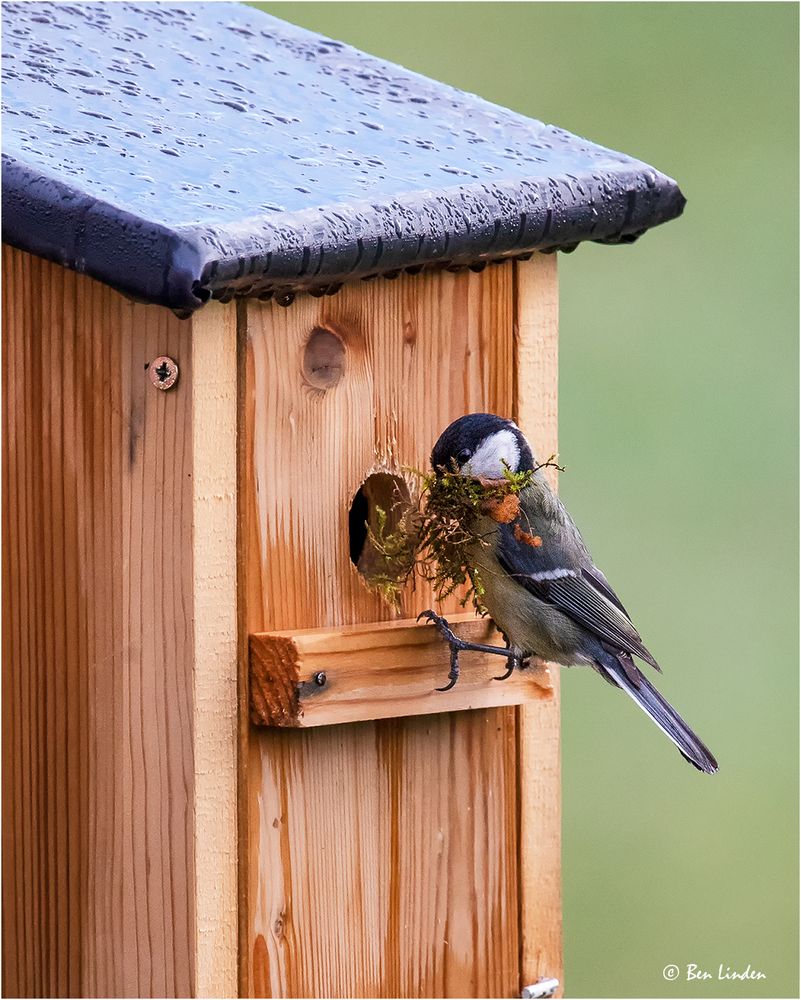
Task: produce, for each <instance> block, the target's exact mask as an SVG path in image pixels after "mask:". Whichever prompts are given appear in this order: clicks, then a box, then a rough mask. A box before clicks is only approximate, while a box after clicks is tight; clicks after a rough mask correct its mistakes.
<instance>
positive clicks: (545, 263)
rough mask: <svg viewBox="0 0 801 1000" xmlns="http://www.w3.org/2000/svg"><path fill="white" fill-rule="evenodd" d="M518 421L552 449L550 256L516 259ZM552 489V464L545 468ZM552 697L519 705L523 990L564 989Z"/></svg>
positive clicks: (555, 312) (553, 279) (536, 445)
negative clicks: (546, 983) (555, 984)
mask: <svg viewBox="0 0 801 1000" xmlns="http://www.w3.org/2000/svg"><path fill="white" fill-rule="evenodd" d="M515 278H516V282H515V283H516V293H517V294H516V300H517V317H516V337H515V346H516V363H515V370H516V372H517V379H518V383H517V392H516V397H517V421H518V424H519V426H520V429H521V430H522V431H523V433H524V434H525V435H526V436H527V437H528V439H529V441H530V442H531V446H532V448H533V449H534V453H535V455H537V457H538V458H540V460H544V459H545V458H547V457H548V456H550V455H553V454H555V453H556V451H557V447H558V446H557V388H558V370H557V363H558V323H559V300H558V284H557V274H556V254H553V255H542V254H535V255H534V257H532V259H531V260H530V261H527V262H525V263H522V262H520V263H516V264H515ZM548 474H549V475H550V477H551V485H552V486H554V488H555V487H556V470H555V469H549V470H548ZM551 675H552V678H553V697H552V698H550V699H547V700H539V701H537V702H532V703H529V704H526V705H523V706H521V707H520V708H518V709H517V713H518V745H519V749H518V752H519V755H520V922H521V950H520V963H521V965H520V976H521V988H522V987H523V986H527V985H529V984H531V983H535V982H536V981H537V980H538V979H540V978H550V977H554V978H556V979H558V980H559V981H560V983H561V989H560V991H559V994H557V995H560V996H561V995H562V992H563V990H564V972H563V961H562V883H561V774H560V757H559V753H560V750H559V733H560V730H559V670H558V668H552V669H551Z"/></svg>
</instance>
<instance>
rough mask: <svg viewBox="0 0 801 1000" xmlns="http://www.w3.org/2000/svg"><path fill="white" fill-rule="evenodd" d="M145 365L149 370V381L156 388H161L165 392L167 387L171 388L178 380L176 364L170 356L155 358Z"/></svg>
mask: <svg viewBox="0 0 801 1000" xmlns="http://www.w3.org/2000/svg"><path fill="white" fill-rule="evenodd" d="M147 367H148V369H149V371H150V381H151V382H152V383H153V385H154V386H155V387H156V388H157V389H161V390H162V391H163V392H166V391H167V389H172V387H173V386H174V385H175V383H176V382H177V381H178V365H177V364H176V363H175V362H174V361H173V360H172V358H167V357H161V358H156V360H155V361H151V362H150V364H149V365H148V366H147Z"/></svg>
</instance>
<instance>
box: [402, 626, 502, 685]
mask: <svg viewBox="0 0 801 1000" xmlns="http://www.w3.org/2000/svg"><path fill="white" fill-rule="evenodd" d="M421 618H425V619H426V621H429V622H430V623H431V624H432V625H433V626H434V628H435V629H436V630H437V631H438V632H439V634H440V635H441V636H442V638H443V639H444V640H445V642H447V643H448V645H449V646H450V650H451V668H450V670H449V671H448V683H447V684H446V685H445V687H441V688H437V689H436V690H437V691H450V690H451V688H452V687H453V686H454V684H456V682H457V681H458V680H459V653H463V652H471V651H472V652H476V653H493V654H495V655H497V656H505V657H507V658H508V659H509V661H510V662H511V666H510V668H509V670H508V672H507V673H506V674H504V677H508V676H509V675H510V674H511V673H512V671H513V670H514V668H515V665H516V664H517V663H518V662H519V657H517V656H516V655H515V654H514V653H513V652H512V651H511V650H510V649H508V648H506V649H503V648H501V647H500V646H486V645H484V644H483V643H478V642H467V641H466V640H464V639H460V638H459V636H458V635H456V634H455V633H454V631H453V629H452V628H451V627H450V625H449V624H448V622H447V621H446V620H445V619H444V618H443V617H442V615H438V614H436V613H435V612H434V611H430V610H429V611H421V612H420V614H419V615H418V616H417V620H418V621H420V619H421ZM498 679H500V678H498Z"/></svg>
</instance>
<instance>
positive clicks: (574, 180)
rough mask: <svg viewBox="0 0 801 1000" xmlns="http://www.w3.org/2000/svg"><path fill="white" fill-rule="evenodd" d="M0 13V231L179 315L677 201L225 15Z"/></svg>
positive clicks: (374, 70)
mask: <svg viewBox="0 0 801 1000" xmlns="http://www.w3.org/2000/svg"><path fill="white" fill-rule="evenodd" d="M409 16H410V17H414V10H413V8H411V7H410V12H409ZM2 18H3V66H4V71H3V83H4V86H3V130H4V132H3V139H4V156H3V161H4V162H3V197H4V206H3V207H4V211H3V238H4V240H6V241H7V242H10V243H12V244H14V245H15V246H18V247H21V248H23V249H25V250H29V251H31V252H33V253H36V254H39V255H41V256H43V257H47V258H49V259H51V260H57V261H60V262H61V263H63V264H65V265H66V266H68V267H71V268H75V269H77V270H80V271H85V272H87V273H89V274H91V275H93V276H94V277H96V278H99V279H101V280H102V281H105V282H107V283H108V284H110V285H113V286H114V287H116V288H119V289H120V290H121V291H124V292H125V293H127V294H129V295H132V296H135V297H137V298H140V299H144V300H147V301H151V302H157V303H160V304H162V305H166V306H170V307H171V308H173V309H176V310H177V311H179V312H189V311H191V310H193V309H195V308H197V307H198V306H200V305H201V304H202V303H203V302H205V301H206V300H207V299H208V298H209V296H210V295H213V296H214V297H216V298H228V297H230V296H231V295H234V294H269V293H270V292H274V293H275V294H276V295H277V296H279V299H280V300H283V301H286V300H287V299H289V297H290V296H291V293H292V292H295V291H298V290H303V289H309V290H313V291H316V292H322V291H324V290H328V291H330V290H332V289H333V288H335V287H337V286H338V284H339V283H341V282H342V281H344V280H347V279H348V278H352V277H367V276H370V275H374V274H382V273H383V274H386V273H390V274H391V273H393V272H397V271H398V270H400V269H404V268H417V267H420V266H423V265H427V264H432V263H440V264H442V263H446V264H447V265H450V266H460V265H478V266H480V264H481V263H482V262H484V261H486V260H491V259H497V258H500V257H504V256H516V255H519V254H524V253H529V252H531V251H532V250H535V249H547V250H553V249H572V248H573V247H574V246H575V245H576V244H577V243H578V242H580V241H582V240H597V241H601V242H610V243H614V242H620V241H630V240H632V239H634V238H636V237H637V236H638V235H640V234H641V233H642V232H643V231H644V230H646V229H648V228H649V227H650V226H654V225H657V224H658V223H660V222H664V221H666V220H668V219H672V218H674V217H675V216H677V215H679V214H680V213H681V210H682V208H683V205H684V199H683V197H682V195H681V192H680V191H679V189H678V187H677V186H676V184H675V182H674V181H672V180H671V179H670V178H669V177H666V176H665V175H664V174H661V173H659V171H657V170H654V169H653V168H652V167H649V166H648V165H646V164H645V163H642V162H641V161H639V160H635V159H632V158H631V157H628V156H625V155H624V154H622V153H616V152H613V151H612V150H608V149H605V148H603V147H602V146H598V145H596V144H595V143H592V142H589V141H587V140H585V139H579V138H577V137H576V136H574V135H571V134H570V133H569V132H565V131H564V130H563V129H559V128H556V127H554V126H552V125H544V124H543V123H542V122H539V121H535V120H533V119H530V118H524V117H522V116H521V115H518V114H514V113H513V112H511V111H507V110H505V109H503V108H500V107H497V106H496V105H493V104H489V103H487V102H486V101H483V100H481V99H480V98H478V97H474V96H472V95H470V94H465V93H462V92H461V91H458V90H454V89H453V88H451V87H447V86H444V85H443V84H440V83H435V82H433V81H431V80H428V79H426V78H425V77H422V76H419V75H417V74H415V73H411V72H409V71H407V70H405V69H402V68H400V67H399V66H395V65H392V64H390V63H387V62H383V61H381V60H379V59H375V58H373V57H371V56H368V55H365V54H364V53H362V52H359V51H358V50H356V49H353V48H351V47H349V46H347V45H344V44H343V43H341V42H335V41H331V40H330V39H327V38H323V37H322V36H320V35H315V34H313V33H311V32H308V31H304V30H302V29H301V28H297V27H295V26H293V25H291V24H287V23H285V22H283V21H279V20H277V19H275V18H273V17H269V16H267V15H266V14H263V13H261V12H259V11H257V10H254V9H252V8H248V7H244V6H240V5H238V4H229V3H192V4H185V5H170V4H163V3H158V4H141V5H135V4H124V3H80V4H74V5H68V4H64V3H3V4H2Z"/></svg>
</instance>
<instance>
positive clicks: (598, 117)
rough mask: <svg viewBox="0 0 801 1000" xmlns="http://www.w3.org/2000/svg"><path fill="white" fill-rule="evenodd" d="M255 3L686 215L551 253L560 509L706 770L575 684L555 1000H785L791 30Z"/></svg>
mask: <svg viewBox="0 0 801 1000" xmlns="http://www.w3.org/2000/svg"><path fill="white" fill-rule="evenodd" d="M258 6H260V7H263V8H264V9H265V10H268V11H269V12H270V13H273V14H275V15H277V16H278V17H282V18H284V19H286V20H288V21H292V22H294V23H296V24H300V25H303V26H304V27H307V28H311V29H313V30H315V31H319V32H322V33H323V34H327V35H330V36H332V37H335V38H339V39H342V40H344V41H347V42H350V43H352V44H354V45H356V46H358V47H359V48H362V49H364V50H366V51H367V52H371V53H373V54H375V55H378V56H381V57H384V58H387V59H390V60H392V61H394V62H398V63H401V64H402V65H404V66H407V67H409V68H410V69H414V70H417V71H419V72H421V73H424V74H426V75H428V76H432V77H435V78H436V79H439V80H443V81H445V82H447V83H450V84H454V85H455V86H457V87H461V88H463V89H465V90H469V91H472V92H474V93H477V94H480V95H481V96H482V97H485V98H487V99H488V100H490V101H494V102H496V103H498V104H502V105H505V106H507V107H510V108H513V109H514V110H516V111H519V112H522V113H523V114H527V115H531V116H533V117H537V118H540V119H542V120H544V121H546V122H553V123H555V124H557V125H561V126H563V127H564V128H567V129H570V130H571V131H573V132H576V133H578V134H579V135H584V136H588V137H589V138H591V139H594V140H595V141H597V142H600V143H602V144H604V145H608V146H611V147H613V148H615V149H620V150H623V151H624V152H626V153H629V154H631V155H634V156H637V157H640V158H641V159H643V160H646V161H647V162H649V163H651V164H653V165H654V166H656V167H658V168H659V169H661V170H663V171H665V172H666V173H668V174H670V175H672V176H673V177H675V178H676V179H677V180H678V181H679V183H680V185H681V187H682V190H683V191H684V194H685V195H686V196H687V198H688V205H687V208H686V210H685V214H684V216H683V217H682V218H681V219H679V220H677V221H675V222H671V223H669V224H667V225H666V226H664V227H661V228H659V229H656V230H654V231H652V232H650V233H648V234H647V235H646V236H645V237H644V238H643V239H642V240H641V241H640V242H638V243H636V244H634V245H633V246H624V247H601V246H595V245H593V244H583V245H582V246H581V247H579V249H578V250H577V251H576V253H575V254H573V255H571V256H564V255H563V256H561V257H560V284H561V326H560V329H561V378H560V449H561V451H560V454H561V460H562V462H563V463H564V464H565V465H566V466H567V471H566V472H565V473H564V474H563V475H562V477H561V487H560V488H561V490H562V495H563V496H564V498H565V499H566V501H567V503H568V505H569V507H570V508H571V510H572V512H573V514H574V516H575V517H576V520H577V521H578V523H579V525H580V526H581V527H582V530H583V532H584V535H585V537H586V538H587V540H588V541H589V543H590V546H591V548H592V550H593V554H594V556H595V559H596V561H597V562H598V564H599V565H600V566H601V567H602V568H603V569H604V570H605V572H606V574H607V575H608V576H609V578H610V579H611V581H612V583H613V585H614V586H615V588H616V589H617V590H618V592H619V593H620V595H621V597H622V598H623V600H624V602H625V603H626V605H627V606H628V608H629V611H630V612H631V613H632V615H633V617H634V619H635V621H636V622H637V624H638V626H639V628H640V631H641V632H642V634H643V636H644V637H645V639H646V641H647V643H648V645H649V646H650V648H651V649H652V650H653V651H654V653H655V654H656V656H657V657H658V658H659V659H660V661H661V662H662V665H663V667H664V669H665V677H664V679H663V683H662V684H661V687H662V689H663V690H664V692H665V693H666V694H667V696H668V697H669V698H670V699H671V700H672V701H673V702H674V703H675V704H676V705H677V707H678V708H679V710H680V711H683V712H684V714H685V715H686V717H687V718H688V720H689V721H690V722H691V723H692V724H693V725H694V726H696V728H697V729H698V731H699V733H700V734H701V736H702V738H703V739H704V740H705V741H706V742H707V743H708V744H709V745H710V747H711V748H712V749H713V750H714V752H715V753H716V755H717V756H718V759H719V761H720V764H721V771H720V774H719V775H717V776H715V777H713V778H707V777H705V776H703V775H701V774H699V773H697V772H695V771H694V770H692V769H691V768H690V766H689V765H688V764H685V763H684V762H683V761H682V760H681V758H680V757H679V756H678V755H677V753H676V751H675V750H674V749H673V747H672V746H671V745H670V743H669V742H668V741H667V740H666V739H664V737H662V736H661V735H660V734H659V733H658V732H657V730H656V729H655V728H654V727H653V726H652V725H651V724H650V723H649V722H648V721H647V720H646V719H645V717H644V716H642V715H641V714H640V713H638V712H637V711H636V709H635V708H634V706H632V705H631V704H630V702H629V701H628V699H626V698H623V697H621V696H619V695H617V694H616V693H615V692H614V691H613V690H612V689H611V688H610V687H608V686H607V685H604V684H602V683H601V682H600V681H599V680H598V679H597V678H596V677H594V676H592V675H591V674H589V673H588V672H586V671H578V670H576V671H567V672H565V673H564V674H563V677H564V681H563V684H564V706H563V726H564V890H565V959H566V987H567V993H568V995H569V996H583V997H592V996H598V997H673V998H676V997H683V996H686V997H741V996H742V997H797V996H798V911H797V901H798V846H797V845H798V840H797V835H798V827H797V824H798V773H797V772H798V728H797V716H798V681H797V677H798V650H797V634H798V629H797V613H798V597H797V553H798V537H797V528H796V515H797V509H798V504H797V427H798V421H797V409H796V400H797V386H796V379H797V372H798V358H797V333H798V314H797V306H798V264H799V262H798V250H797V220H798V193H797V178H798V159H797V153H798V55H797V53H798V49H797V38H798V8H797V7H796V5H795V4H771V3H708V4H707V3H687V4H683V3H679V4H674V3H660V4H641V3H608V4H607V3H375V4H368V3H363V4H361V3H264V4H259V5H258ZM669 963H675V964H676V965H678V966H679V967H680V969H681V975H680V978H679V979H678V980H677V981H676V982H675V983H672V982H667V981H666V980H665V979H664V978H663V975H662V970H663V968H664V967H665V966H666V965H667V964H669ZM688 963H696V964H697V965H698V966H700V967H701V968H703V969H707V970H709V971H711V972H712V973H713V976H714V977H715V978H714V979H713V980H711V981H695V982H687V981H686V978H685V977H686V966H687V964H688ZM749 963H750V964H751V967H752V968H756V969H760V970H762V971H763V972H764V973H765V974H766V975H767V977H768V978H767V979H766V980H764V981H760V982H732V981H723V982H721V981H718V980H717V978H716V977H717V975H718V966H719V965H720V964H723V966H724V969H725V967H726V966H731V967H732V968H733V969H736V970H738V971H741V970H743V969H745V967H746V966H747V965H748V964H749Z"/></svg>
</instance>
